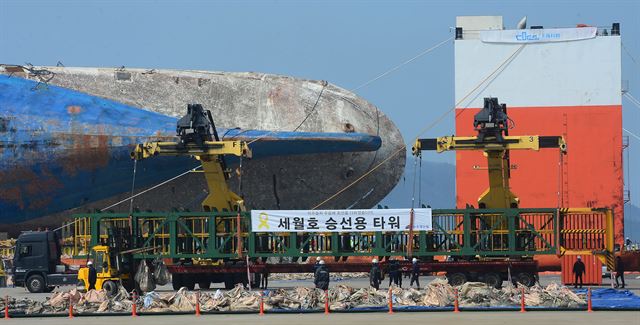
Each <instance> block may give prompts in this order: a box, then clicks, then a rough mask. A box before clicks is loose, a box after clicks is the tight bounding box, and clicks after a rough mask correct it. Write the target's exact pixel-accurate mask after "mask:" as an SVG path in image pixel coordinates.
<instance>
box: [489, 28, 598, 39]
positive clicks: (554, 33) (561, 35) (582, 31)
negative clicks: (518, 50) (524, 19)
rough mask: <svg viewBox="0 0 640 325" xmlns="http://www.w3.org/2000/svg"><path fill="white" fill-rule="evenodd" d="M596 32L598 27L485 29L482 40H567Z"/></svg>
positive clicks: (589, 35)
mask: <svg viewBox="0 0 640 325" xmlns="http://www.w3.org/2000/svg"><path fill="white" fill-rule="evenodd" d="M596 32H597V28H596V27H582V28H550V29H510V30H483V31H481V32H480V40H482V41H483V42H485V43H545V42H567V41H578V40H583V39H589V38H594V37H596Z"/></svg>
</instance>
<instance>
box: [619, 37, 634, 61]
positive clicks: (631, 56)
mask: <svg viewBox="0 0 640 325" xmlns="http://www.w3.org/2000/svg"><path fill="white" fill-rule="evenodd" d="M620 45H621V46H622V49H623V50H624V53H627V55H628V56H629V58H631V62H633V64H636V65H637V64H638V63H637V62H636V59H635V58H634V57H633V55H631V52H629V50H627V47H626V46H624V43H622V42H620Z"/></svg>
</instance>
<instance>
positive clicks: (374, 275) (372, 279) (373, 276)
mask: <svg viewBox="0 0 640 325" xmlns="http://www.w3.org/2000/svg"><path fill="white" fill-rule="evenodd" d="M380 282H382V271H380V266H379V265H378V259H376V258H374V259H373V260H371V271H369V284H370V285H371V287H373V288H375V289H376V290H378V289H380Z"/></svg>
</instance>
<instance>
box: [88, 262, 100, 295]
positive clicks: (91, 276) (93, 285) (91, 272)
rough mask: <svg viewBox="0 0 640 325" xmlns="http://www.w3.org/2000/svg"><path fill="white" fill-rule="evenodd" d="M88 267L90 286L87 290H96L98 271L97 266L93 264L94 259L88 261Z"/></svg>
mask: <svg viewBox="0 0 640 325" xmlns="http://www.w3.org/2000/svg"><path fill="white" fill-rule="evenodd" d="M87 268H89V274H88V278H89V287H88V288H87V291H89V290H95V289H96V281H97V280H98V273H97V272H96V268H95V267H94V266H93V262H92V261H88V262H87Z"/></svg>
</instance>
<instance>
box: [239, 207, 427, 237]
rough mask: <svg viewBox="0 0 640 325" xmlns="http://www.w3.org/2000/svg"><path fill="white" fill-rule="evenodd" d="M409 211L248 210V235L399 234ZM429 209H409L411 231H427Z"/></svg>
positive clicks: (405, 227) (407, 220)
mask: <svg viewBox="0 0 640 325" xmlns="http://www.w3.org/2000/svg"><path fill="white" fill-rule="evenodd" d="M410 223H411V209H369V210H252V211H251V231H252V232H369V231H403V230H408V229H409V225H410ZM431 229H432V227H431V209H414V210H413V230H415V231H421V230H431Z"/></svg>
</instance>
